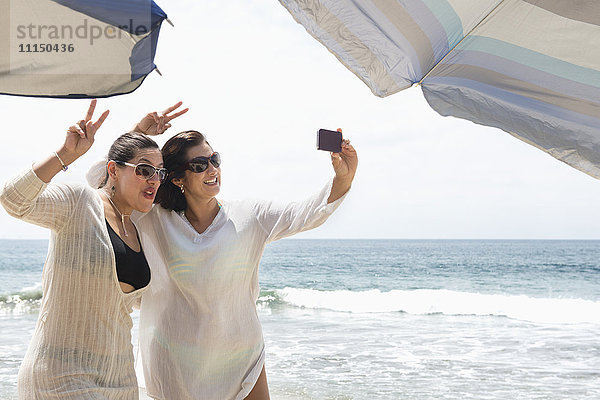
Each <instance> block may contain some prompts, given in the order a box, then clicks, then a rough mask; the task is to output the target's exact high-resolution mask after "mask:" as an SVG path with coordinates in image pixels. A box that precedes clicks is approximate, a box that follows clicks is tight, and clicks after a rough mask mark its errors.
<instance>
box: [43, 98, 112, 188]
mask: <svg viewBox="0 0 600 400" xmlns="http://www.w3.org/2000/svg"><path fill="white" fill-rule="evenodd" d="M95 108H96V100H92V102H91V103H90V107H89V108H88V111H87V114H86V116H85V119H82V120H80V121H79V122H77V123H76V124H75V125H73V126H71V127H70V128H69V129H68V130H67V137H66V139H65V143H64V144H63V145H62V146H61V148H60V149H58V150H57V151H55V152H54V153H52V155H50V156H48V157H47V158H46V159H44V160H42V161H38V162H36V163H34V164H33V171H34V172H35V174H36V175H37V177H38V178H40V179H41V180H42V181H44V182H50V180H52V178H53V177H54V176H55V175H56V174H57V173H58V172H60V171H61V170H64V171H66V170H67V168H66V167H67V166H68V165H69V164H71V163H72V162H73V161H75V160H77V159H78V158H79V157H81V156H82V155H83V154H85V152H87V151H88V150H89V149H90V147H92V144H93V143H94V138H95V136H96V132H97V131H98V129H100V127H101V126H102V123H104V120H105V119H106V117H108V113H109V111H108V110H106V111H104V112H103V113H102V115H101V116H100V118H98V120H97V121H96V122H92V117H93V116H94V110H95Z"/></svg>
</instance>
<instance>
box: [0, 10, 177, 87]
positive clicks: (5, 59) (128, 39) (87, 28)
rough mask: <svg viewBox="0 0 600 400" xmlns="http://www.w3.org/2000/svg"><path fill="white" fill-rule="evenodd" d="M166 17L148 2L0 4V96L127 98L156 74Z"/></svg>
mask: <svg viewBox="0 0 600 400" xmlns="http://www.w3.org/2000/svg"><path fill="white" fill-rule="evenodd" d="M166 18H167V15H166V14H165V12H164V11H163V10H162V9H161V8H160V7H159V6H158V5H156V3H154V2H153V1H151V0H126V1H125V0H0V93H2V94H11V95H22V96H43V97H65V98H95V97H108V96H114V95H119V94H124V93H130V92H132V91H134V90H135V89H137V88H138V87H139V86H140V85H141V84H142V82H143V81H144V79H145V78H146V76H147V75H148V74H149V73H150V72H152V71H153V70H154V69H156V65H155V64H154V57H155V54H156V47H157V42H158V36H159V32H160V27H161V24H162V22H163V21H164V20H165V19H166Z"/></svg>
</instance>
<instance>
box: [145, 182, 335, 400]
mask: <svg viewBox="0 0 600 400" xmlns="http://www.w3.org/2000/svg"><path fill="white" fill-rule="evenodd" d="M331 186H332V181H330V182H329V183H328V184H327V185H326V186H325V187H324V188H323V189H322V190H321V191H320V192H319V193H317V194H315V195H314V196H311V197H310V198H308V199H306V200H305V201H302V202H297V203H292V204H287V205H276V204H273V203H271V202H261V201H231V202H228V201H224V202H221V204H222V207H221V209H220V210H219V213H218V214H217V216H216V217H215V219H214V221H213V222H212V224H211V225H210V226H209V227H208V228H207V229H206V230H205V231H204V232H203V233H201V234H200V233H198V232H196V231H195V230H194V229H193V227H192V226H191V225H190V224H189V222H187V220H185V219H184V217H183V216H182V215H180V214H178V213H176V212H174V211H167V210H165V209H164V208H162V207H160V206H155V207H154V208H153V209H152V211H150V212H149V213H148V214H145V215H138V216H137V219H138V220H137V226H138V227H139V228H140V237H141V241H142V244H143V246H144V249H145V251H146V257H147V259H148V262H149V264H150V268H151V270H152V282H151V283H150V286H149V288H148V290H147V291H146V292H145V293H144V295H143V297H142V306H141V314H140V352H141V359H142V362H143V370H144V377H145V385H146V390H147V393H148V395H149V396H150V397H152V398H154V399H160V400H172V399H178V400H191V399H194V400H200V399H202V400H226V399H236V400H237V399H243V398H244V397H246V396H247V395H248V394H249V393H250V391H251V390H252V388H253V387H254V384H255V383H256V381H257V379H258V377H259V375H260V373H261V371H262V367H263V365H264V361H265V348H264V340H263V335H262V328H261V325H260V321H259V318H258V314H257V311H256V300H257V299H258V296H259V293H260V288H259V284H258V266H259V263H260V259H261V256H262V253H263V250H264V248H265V246H266V245H267V244H268V243H270V242H273V241H275V240H278V239H282V238H284V237H288V236H291V235H294V234H296V233H298V232H302V231H305V230H308V229H312V228H315V227H317V226H319V225H321V224H322V223H323V222H325V220H326V219H327V218H328V217H329V216H330V215H331V213H333V211H334V210H335V209H336V208H337V207H338V206H339V204H340V203H341V202H342V201H343V198H344V197H345V195H344V197H342V198H340V199H338V200H336V201H335V202H333V203H331V204H327V198H328V197H329V194H330V192H331Z"/></svg>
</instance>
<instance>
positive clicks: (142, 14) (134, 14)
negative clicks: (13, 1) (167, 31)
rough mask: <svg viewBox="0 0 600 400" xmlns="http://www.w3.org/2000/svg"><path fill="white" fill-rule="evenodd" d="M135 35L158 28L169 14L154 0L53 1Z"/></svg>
mask: <svg viewBox="0 0 600 400" xmlns="http://www.w3.org/2000/svg"><path fill="white" fill-rule="evenodd" d="M52 1H54V2H55V3H58V4H61V5H63V6H65V7H68V8H70V9H72V10H75V11H78V12H80V13H83V14H85V15H89V16H90V17H92V18H95V19H97V20H99V21H102V22H104V23H106V24H109V25H113V26H116V27H119V28H121V29H123V30H125V31H127V32H129V33H131V34H133V35H140V34H146V33H148V32H150V31H151V30H152V29H154V28H156V27H157V26H158V25H160V23H161V22H162V21H163V19H165V18H167V14H165V12H164V11H163V10H162V9H161V8H160V7H159V6H158V5H156V3H154V1H152V0H126V1H125V0H52Z"/></svg>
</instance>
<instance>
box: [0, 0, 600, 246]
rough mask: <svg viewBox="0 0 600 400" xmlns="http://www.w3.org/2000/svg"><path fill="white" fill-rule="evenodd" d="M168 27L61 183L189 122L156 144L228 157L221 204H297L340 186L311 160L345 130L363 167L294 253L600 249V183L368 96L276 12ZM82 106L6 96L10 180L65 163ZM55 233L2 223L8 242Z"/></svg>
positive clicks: (193, 17)
mask: <svg viewBox="0 0 600 400" xmlns="http://www.w3.org/2000/svg"><path fill="white" fill-rule="evenodd" d="M157 3H158V4H159V5H160V6H161V7H162V8H163V9H164V10H165V12H166V13H167V14H168V15H169V18H170V19H171V20H172V21H173V23H174V24H175V27H174V28H173V27H171V26H170V25H168V24H166V23H165V24H163V27H162V30H161V36H160V40H159V46H158V52H157V56H156V59H155V63H156V64H157V66H158V68H159V69H160V71H161V73H162V74H163V76H162V77H161V76H159V75H158V74H157V73H152V74H150V75H149V76H148V78H147V79H146V81H145V82H144V83H143V85H142V86H141V87H140V88H139V89H138V90H137V91H135V92H133V93H131V94H128V95H124V96H117V97H113V98H109V99H100V100H99V101H98V106H97V114H98V115H99V114H100V112H101V111H103V110H104V109H110V110H111V114H110V116H109V118H108V119H107V120H106V122H105V124H104V125H103V126H102V128H101V130H100V131H99V132H98V134H97V135H96V142H95V143H94V146H93V148H92V149H91V150H90V151H89V152H88V154H86V155H85V156H83V157H82V158H80V159H79V160H77V161H76V162H75V163H74V164H73V165H72V166H71V167H70V168H69V170H68V171H67V172H66V173H62V172H61V173H60V174H59V175H58V176H57V177H56V178H55V179H54V182H59V183H61V182H62V183H65V182H84V176H85V172H86V171H87V169H88V167H89V165H90V164H91V163H93V162H94V161H96V160H98V159H99V158H101V157H103V156H104V155H105V154H106V153H107V151H108V148H109V146H110V144H111V143H112V142H113V141H114V139H116V138H117V137H118V136H119V135H120V134H121V133H124V132H126V131H128V130H129V129H130V128H131V127H132V126H133V125H134V123H135V122H136V121H137V120H139V119H140V118H142V117H143V116H144V115H145V114H146V113H148V112H150V111H160V110H162V109H164V108H166V107H167V106H169V105H171V104H174V103H175V102H177V101H179V100H181V101H183V102H184V105H185V106H187V107H190V111H189V112H188V113H187V114H186V115H184V116H182V117H181V118H179V119H177V120H175V121H174V122H173V127H172V128H171V129H170V130H169V131H167V133H165V134H164V135H163V136H162V137H159V138H157V142H158V143H159V144H160V145H162V144H163V143H164V142H165V141H166V140H167V139H168V138H169V137H170V136H172V135H173V134H175V133H177V132H179V131H182V130H186V129H195V130H199V131H201V132H203V133H204V134H206V135H207V137H208V140H209V142H210V143H211V144H212V146H213V148H214V149H215V150H216V151H219V152H220V153H221V156H222V159H223V164H222V181H223V182H222V190H221V196H220V198H222V199H243V198H252V199H270V200H274V201H279V202H291V201H297V200H301V199H303V198H305V197H307V196H309V195H310V194H311V193H314V192H317V191H319V190H320V188H321V187H322V186H323V185H324V184H325V183H326V182H327V180H328V179H329V178H330V177H332V176H333V169H332V167H331V164H330V158H329V154H328V153H326V152H322V151H318V150H316V147H315V142H316V132H317V130H318V129H319V128H326V129H333V130H335V129H336V128H343V131H344V136H345V137H346V138H349V139H350V140H351V141H352V144H353V145H354V146H355V148H356V150H357V153H358V157H359V166H358V172H357V174H356V178H355V180H354V183H353V187H352V189H351V191H350V193H349V195H348V197H347V198H346V200H345V201H344V203H343V204H342V206H341V207H340V208H339V209H338V210H337V211H336V213H335V214H334V215H333V216H332V217H331V218H330V219H329V221H327V222H326V223H325V224H324V225H323V226H322V227H320V228H318V229H316V230H313V231H310V232H305V233H303V234H300V235H298V236H297V237H299V238H398V239H600V229H598V227H599V226H600V207H598V206H597V204H598V200H599V199H600V183H599V182H598V181H597V180H596V179H594V178H591V177H589V176H587V175H585V174H584V173H582V172H579V171H576V170H575V169H573V168H571V167H569V166H567V165H566V164H563V163H562V162H560V161H557V160H556V159H554V158H552V157H550V156H549V155H547V154H545V153H543V152H541V151H540V150H538V149H536V148H534V147H532V146H530V145H528V144H525V143H523V142H521V141H519V140H518V139H515V138H514V137H512V136H511V135H509V134H507V133H505V132H503V131H501V130H498V129H495V128H489V127H484V126H480V125H476V124H474V123H471V122H469V121H465V120H460V119H456V118H451V117H442V116H440V115H438V114H437V113H435V112H434V111H433V110H431V109H430V108H429V106H428V105H427V103H426V101H425V100H424V98H423V95H422V93H421V90H420V88H418V87H413V88H410V89H407V90H405V91H403V92H400V93H397V94H394V95H392V96H389V97H387V98H383V99H382V98H378V97H376V96H374V95H373V94H372V93H371V92H370V90H369V89H368V88H367V86H366V85H364V84H363V83H362V81H361V80H360V79H358V78H357V77H356V76H355V75H354V74H353V73H352V72H350V71H349V70H347V69H346V68H345V67H344V66H343V65H342V64H341V63H340V62H339V61H338V60H337V59H336V58H335V56H333V55H332V54H331V53H329V51H328V50H327V49H326V48H325V47H324V46H322V45H321V44H320V43H318V42H317V41H316V40H315V39H313V38H312V37H311V36H310V35H309V34H308V33H307V32H306V31H305V30H304V28H303V27H302V26H300V25H298V24H297V23H296V22H295V21H294V19H293V18H292V16H291V15H290V14H289V13H288V12H287V10H286V9H285V8H284V7H283V6H281V5H280V3H279V2H278V1H276V0H270V1H265V0H261V1H256V0H230V1H227V2H217V1H192V0H177V1H171V2H166V1H157ZM88 103H89V102H88V101H87V100H63V99H34V98H23V97H14V96H0V113H1V114H2V115H3V121H4V123H3V129H2V131H3V140H4V151H3V154H2V157H1V158H0V167H1V171H2V172H1V175H0V179H1V180H2V181H5V180H7V179H10V178H11V177H12V176H14V175H15V174H17V173H18V172H19V171H21V170H23V169H25V168H28V167H29V166H30V165H31V164H32V163H33V162H34V161H36V160H38V159H41V158H43V157H46V156H47V155H48V154H51V153H52V151H55V150H57V149H58V148H59V147H60V146H61V144H62V143H63V141H64V137H65V132H66V130H67V128H68V127H69V126H70V125H72V124H73V123H74V122H76V121H78V120H79V119H81V118H83V116H84V115H85V111H86V110H87V107H88ZM47 237H49V233H48V231H47V230H44V229H42V228H38V227H35V226H32V225H30V224H27V223H24V222H21V221H18V220H16V219H14V218H12V217H10V216H8V215H7V214H6V212H5V211H4V210H0V238H15V239H16V238H18V239H44V238H47Z"/></svg>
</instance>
